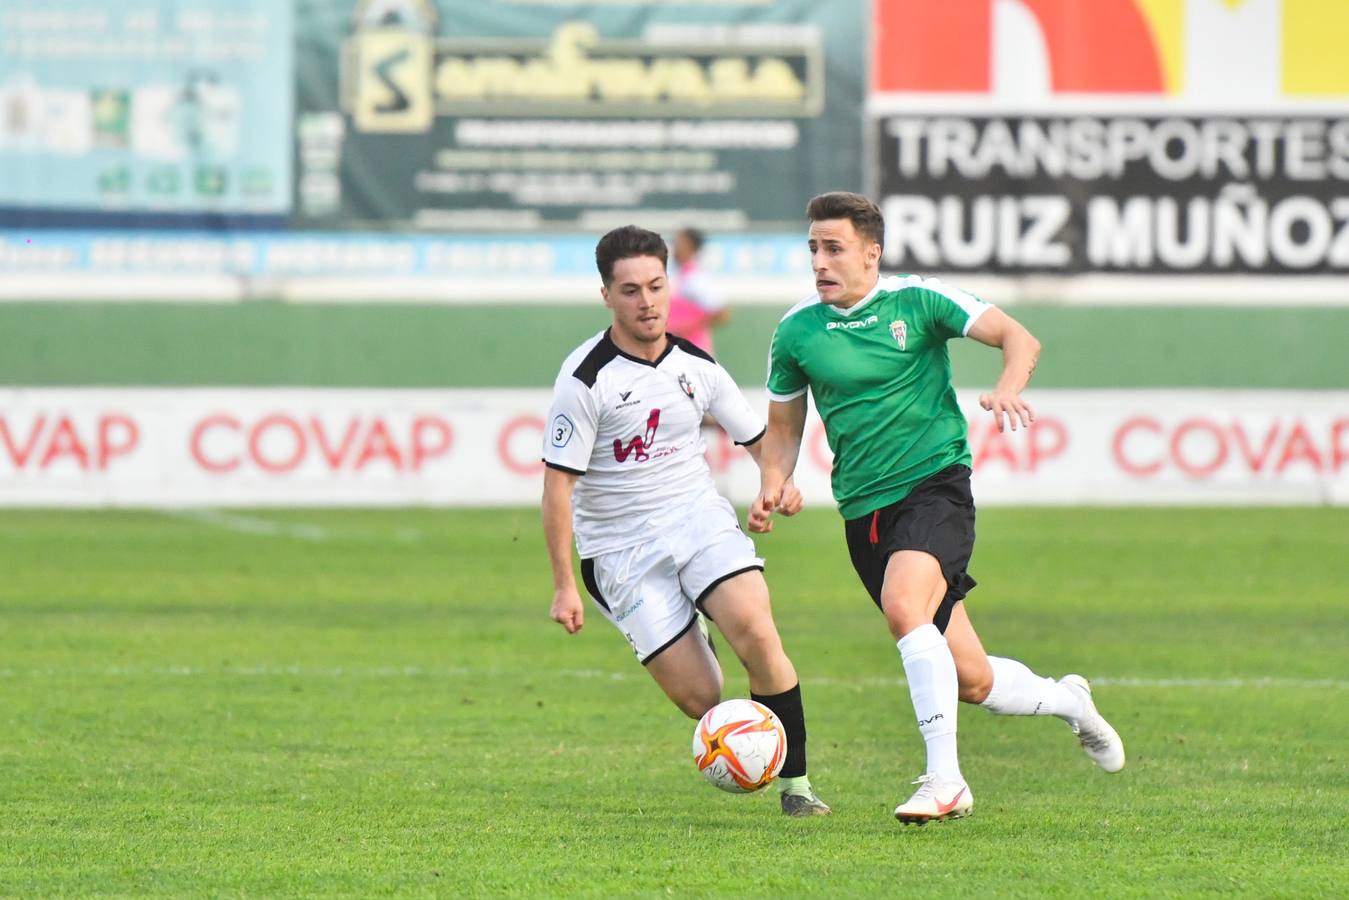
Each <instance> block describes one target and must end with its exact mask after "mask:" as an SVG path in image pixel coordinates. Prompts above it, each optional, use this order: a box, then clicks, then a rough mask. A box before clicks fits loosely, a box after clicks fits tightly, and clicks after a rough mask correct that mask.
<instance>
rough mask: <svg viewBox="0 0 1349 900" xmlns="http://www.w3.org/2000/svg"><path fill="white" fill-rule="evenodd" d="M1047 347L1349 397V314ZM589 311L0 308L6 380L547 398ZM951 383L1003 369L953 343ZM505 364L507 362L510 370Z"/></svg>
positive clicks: (1028, 320) (1064, 368)
mask: <svg viewBox="0 0 1349 900" xmlns="http://www.w3.org/2000/svg"><path fill="white" fill-rule="evenodd" d="M797 299H799V298H796V297H787V298H784V300H783V302H782V303H781V304H780V305H769V306H756V305H748V304H737V305H735V307H734V310H733V314H732V318H731V321H730V323H729V324H727V325H726V327H724V328H722V329H719V330H718V331H717V336H716V356H717V359H718V360H719V361H720V362H721V363H722V364H723V365H725V366H726V369H727V370H728V371H729V372H730V373H731V375H732V376H734V377H735V379H736V380H737V381H738V382H739V383H740V384H742V385H746V386H753V385H761V384H763V379H764V365H765V360H766V359H767V358H768V343H769V339H770V338H771V337H772V335H773V329H774V328H775V327H776V326H777V323H778V320H779V319H780V318H782V314H783V313H784V312H786V311H787V309H788V307H790V306H791V305H792V303H794V302H796V300H797ZM1009 310H1010V312H1011V313H1012V314H1013V315H1015V316H1016V317H1017V318H1018V319H1020V320H1021V321H1022V322H1024V323H1025V324H1026V326H1027V327H1028V328H1030V329H1031V331H1033V332H1034V333H1035V334H1036V336H1037V337H1039V338H1040V340H1041V341H1042V342H1043V343H1044V352H1043V354H1042V356H1041V358H1040V365H1039V369H1038V371H1037V372H1036V375H1035V385H1036V387H1040V388H1089V387H1104V388H1114V387H1218V388H1264V389H1273V388H1287V389H1313V390H1315V389H1325V388H1344V387H1345V386H1346V384H1347V382H1346V379H1345V371H1344V336H1345V335H1346V334H1349V307H1286V306H1281V307H1239V306H1233V307H1212V306H1154V305H1149V304H1144V305H1120V306H1092V307H1075V306H1055V305H1050V304H1043V303H1025V304H1017V305H1015V306H1012V307H1009ZM609 321H610V319H609V316H608V315H607V310H605V308H604V306H603V305H602V304H601V303H600V301H599V298H598V297H597V298H596V299H595V302H594V303H593V304H590V305H584V304H578V305H537V304H533V305H528V304H519V303H510V302H504V301H497V300H492V301H490V302H487V301H485V302H483V303H475V304H458V305H441V306H437V305H431V304H412V303H387V304H381V303H368V304H361V303H354V304H349V305H348V304H341V305H326V304H303V303H300V304H288V303H274V302H267V301H261V302H249V303H241V304H219V305H217V304H191V303H57V302H43V303H0V384H5V385H13V386H17V385H33V386H48V387H49V386H53V385H76V386H90V385H137V386H141V387H150V386H180V385H202V384H210V385H262V386H268V387H271V386H276V385H308V386H328V387H542V386H545V385H550V384H552V383H553V379H554V378H555V377H556V376H557V370H558V367H559V366H560V365H561V364H562V360H563V358H565V357H566V355H567V353H568V352H569V351H570V350H571V349H572V348H573V347H575V346H576V345H577V344H579V343H580V342H581V341H583V340H585V339H586V338H588V337H590V336H591V335H593V334H594V333H595V332H597V331H599V330H600V329H601V328H604V327H605V326H606V325H608V324H609ZM950 346H951V357H952V360H953V363H954V366H955V378H956V383H957V384H959V385H960V386H962V387H974V386H978V385H989V384H992V383H993V382H995V381H996V380H997V378H998V373H999V371H1000V367H1001V357H1000V355H999V354H998V353H997V352H995V351H991V350H989V349H988V348H987V347H984V346H982V345H980V344H978V343H977V342H975V341H952V342H951V345H950ZM506 360H508V361H509V364H507V363H505V362H503V361H506Z"/></svg>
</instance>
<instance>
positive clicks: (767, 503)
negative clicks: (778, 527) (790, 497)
mask: <svg viewBox="0 0 1349 900" xmlns="http://www.w3.org/2000/svg"><path fill="white" fill-rule="evenodd" d="M782 496H783V490H782V489H781V488H778V489H776V490H774V489H769V488H765V489H764V490H762V491H760V492H759V496H758V497H755V498H754V502H753V503H752V504H750V507H749V530H750V531H753V532H755V533H756V534H767V533H768V532H770V531H772V530H773V510H775V509H777V508H778V505H779V504H780V503H781V502H782Z"/></svg>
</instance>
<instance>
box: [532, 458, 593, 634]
mask: <svg viewBox="0 0 1349 900" xmlns="http://www.w3.org/2000/svg"><path fill="white" fill-rule="evenodd" d="M580 477H581V476H579V475H577V474H575V473H573V472H566V471H563V470H561V469H555V468H553V467H552V466H549V467H548V468H546V469H544V472H543V504H542V510H543V536H544V540H545V541H546V542H547V544H548V561H549V563H551V564H552V567H553V607H552V609H551V610H549V613H548V614H549V616H551V617H552V620H553V621H554V622H557V623H558V624H559V625H561V626H562V627H563V628H565V629H567V633H568V634H575V633H576V632H578V631H580V630H581V626H582V624H584V619H585V607H584V605H583V604H582V603H581V594H580V592H579V591H577V590H576V573H575V571H574V570H573V569H572V564H571V538H572V534H571V494H572V491H573V490H575V488H576V480H577V479H578V478H580Z"/></svg>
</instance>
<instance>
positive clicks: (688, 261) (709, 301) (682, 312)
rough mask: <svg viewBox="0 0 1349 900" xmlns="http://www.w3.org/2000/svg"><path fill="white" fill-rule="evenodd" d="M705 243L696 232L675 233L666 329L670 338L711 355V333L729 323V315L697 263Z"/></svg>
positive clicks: (681, 231)
mask: <svg viewBox="0 0 1349 900" xmlns="http://www.w3.org/2000/svg"><path fill="white" fill-rule="evenodd" d="M706 241H707V237H706V235H704V234H703V233H702V232H701V231H699V230H698V229H697V228H681V229H679V230H678V231H677V232H675V238H674V258H675V271H674V273H673V278H672V279H671V282H672V283H671V289H670V320H669V322H668V323H667V324H666V328H667V330H668V331H669V332H670V333H671V334H677V335H679V336H680V337H682V338H684V339H686V340H688V341H691V342H692V343H693V344H694V345H695V346H697V347H701V348H702V349H703V350H706V351H707V352H708V353H711V352H712V329H714V328H716V327H718V326H720V325H724V324H725V323H726V321H727V320H728V319H730V317H731V311H730V310H729V309H728V308H727V307H726V304H725V302H724V301H723V300H722V299H721V297H720V295H718V293H717V291H716V288H715V286H714V285H713V284H712V281H711V279H710V278H709V277H708V275H707V272H706V270H705V269H704V268H703V266H702V261H701V260H700V259H699V255H700V254H701V253H702V250H703V244H704V243H706Z"/></svg>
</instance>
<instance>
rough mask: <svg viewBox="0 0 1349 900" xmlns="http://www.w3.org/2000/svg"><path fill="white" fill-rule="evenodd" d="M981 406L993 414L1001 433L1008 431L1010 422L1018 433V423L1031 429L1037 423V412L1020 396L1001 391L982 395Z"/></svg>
mask: <svg viewBox="0 0 1349 900" xmlns="http://www.w3.org/2000/svg"><path fill="white" fill-rule="evenodd" d="M979 405H980V406H982V407H983V408H984V409H986V410H988V411H989V412H991V413H993V421H995V422H997V423H998V430H999V431H1006V430H1007V424H1006V423H1007V422H1010V423H1011V424H1012V430H1013V431H1016V425H1017V422H1018V421H1019V422H1020V423H1021V426H1022V427H1023V428H1029V427H1030V424H1031V423H1032V422H1034V421H1035V411H1034V410H1033V409H1031V408H1030V404H1029V403H1027V402H1026V401H1025V400H1022V399H1021V395H1020V394H1013V393H1010V392H999V391H994V392H993V393H991V394H980V395H979ZM1004 416H1005V417H1006V418H1005V419H1004Z"/></svg>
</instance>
